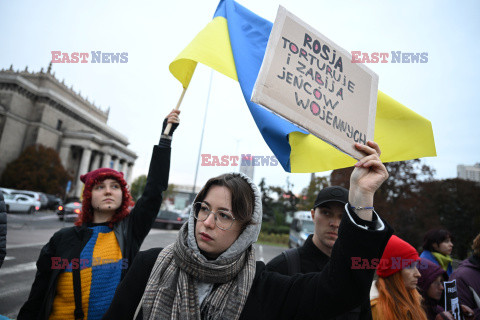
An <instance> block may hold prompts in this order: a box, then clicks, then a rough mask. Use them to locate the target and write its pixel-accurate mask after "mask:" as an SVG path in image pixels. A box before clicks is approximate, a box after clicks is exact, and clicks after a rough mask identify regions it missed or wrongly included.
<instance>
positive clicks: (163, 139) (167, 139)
mask: <svg viewBox="0 0 480 320" xmlns="http://www.w3.org/2000/svg"><path fill="white" fill-rule="evenodd" d="M167 121H168V119H167V118H165V119H164V120H163V125H162V135H161V136H160V142H159V143H158V145H160V146H164V147H170V146H171V144H172V135H173V132H174V131H175V129H177V127H178V125H179V124H178V123H172V127H171V128H170V132H169V133H168V135H164V134H163V133H164V132H165V128H166V127H167V124H168V122H167Z"/></svg>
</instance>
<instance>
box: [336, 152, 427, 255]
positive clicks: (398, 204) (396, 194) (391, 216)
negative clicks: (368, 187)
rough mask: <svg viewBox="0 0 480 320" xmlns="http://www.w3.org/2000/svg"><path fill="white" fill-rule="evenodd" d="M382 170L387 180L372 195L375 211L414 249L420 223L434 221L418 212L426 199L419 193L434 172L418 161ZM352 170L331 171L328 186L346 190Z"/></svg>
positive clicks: (419, 239) (419, 238)
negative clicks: (386, 173) (341, 187)
mask: <svg viewBox="0 0 480 320" xmlns="http://www.w3.org/2000/svg"><path fill="white" fill-rule="evenodd" d="M385 167H386V168H387V171H388V173H389V177H388V179H387V180H386V181H385V182H384V183H383V184H382V186H381V187H380V189H379V190H378V191H377V192H376V193H375V198H374V206H375V210H376V211H377V212H379V213H381V214H383V215H384V216H385V217H386V218H387V220H388V222H389V223H390V224H391V225H392V226H393V227H394V229H395V233H396V234H397V235H398V236H399V237H401V238H403V239H405V240H406V241H408V242H409V243H411V244H412V245H413V246H416V247H418V246H419V245H420V244H421V243H422V239H423V234H424V233H425V231H426V229H425V226H424V221H427V220H432V219H433V220H434V219H435V217H432V216H431V213H430V212H428V213H427V212H425V211H424V210H422V204H424V203H426V202H428V201H429V200H428V199H426V197H425V195H424V194H422V193H421V192H420V190H421V189H422V183H423V182H427V181H432V180H433V174H434V172H435V171H434V170H433V169H432V168H431V167H429V166H428V165H426V164H424V163H423V162H422V161H421V160H420V159H414V160H409V161H398V162H389V163H385ZM352 171H353V167H350V168H344V169H338V170H334V171H333V172H332V173H331V175H330V181H331V184H332V185H340V186H343V187H345V188H347V189H348V188H349V186H350V175H351V173H352ZM354 205H357V204H354ZM358 205H361V204H358Z"/></svg>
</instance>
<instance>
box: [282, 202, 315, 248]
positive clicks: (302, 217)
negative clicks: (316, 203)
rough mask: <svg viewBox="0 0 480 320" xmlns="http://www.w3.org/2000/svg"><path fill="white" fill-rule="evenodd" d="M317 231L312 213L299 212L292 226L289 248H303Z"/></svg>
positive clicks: (294, 217)
mask: <svg viewBox="0 0 480 320" xmlns="http://www.w3.org/2000/svg"><path fill="white" fill-rule="evenodd" d="M314 231H315V225H314V224H313V220H312V215H311V213H310V211H297V212H295V214H294V216H293V220H292V223H291V224H290V236H289V239H288V246H289V247H290V248H297V247H301V246H303V244H304V243H305V240H307V238H308V236H309V235H310V234H311V233H313V232H314Z"/></svg>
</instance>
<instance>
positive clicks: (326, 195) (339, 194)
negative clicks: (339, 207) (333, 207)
mask: <svg viewBox="0 0 480 320" xmlns="http://www.w3.org/2000/svg"><path fill="white" fill-rule="evenodd" d="M330 201H337V202H340V203H342V204H346V203H347V202H348V190H347V189H345V188H343V187H339V186H333V187H327V188H323V189H322V190H321V191H320V192H319V193H318V195H317V199H316V200H315V205H314V206H313V208H314V209H315V208H316V207H318V206H320V205H322V204H324V203H326V202H330Z"/></svg>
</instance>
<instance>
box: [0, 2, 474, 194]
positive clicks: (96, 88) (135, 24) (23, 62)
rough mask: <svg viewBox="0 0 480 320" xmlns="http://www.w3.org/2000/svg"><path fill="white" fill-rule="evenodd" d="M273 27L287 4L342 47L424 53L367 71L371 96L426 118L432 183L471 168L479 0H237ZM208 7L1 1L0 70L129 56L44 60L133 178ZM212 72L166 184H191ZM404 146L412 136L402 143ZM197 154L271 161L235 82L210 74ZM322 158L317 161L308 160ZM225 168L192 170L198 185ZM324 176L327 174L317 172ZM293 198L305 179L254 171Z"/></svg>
mask: <svg viewBox="0 0 480 320" xmlns="http://www.w3.org/2000/svg"><path fill="white" fill-rule="evenodd" d="M238 2H239V3H240V4H242V5H243V6H245V7H247V8H248V9H250V10H251V11H253V12H255V13H257V14H258V15H260V16H262V17H264V18H266V19H268V20H270V21H272V22H273V21H274V19H275V15H276V12H277V8H278V5H279V4H281V5H283V6H284V7H286V9H287V10H289V11H291V12H292V13H294V14H295V15H297V16H298V17H300V18H301V19H303V20H305V21H306V22H307V23H309V24H310V25H312V26H313V27H315V28H316V29H317V30H318V31H320V32H322V33H323V34H324V35H326V36H327V37H329V38H330V39H332V40H333V41H335V42H336V43H337V44H339V45H341V46H343V47H344V48H345V49H346V50H348V51H362V52H370V53H371V52H391V51H402V52H413V53H417V52H418V53H422V52H427V53H428V62H427V63H424V64H419V63H417V64H392V63H385V64H368V67H370V68H371V69H372V70H374V71H375V72H376V73H377V74H378V75H379V89H380V90H382V91H383V92H385V93H386V94H388V95H390V96H391V97H393V98H394V99H396V100H397V101H399V102H401V103H403V104H404V105H406V106H407V107H409V108H410V109H412V110H414V111H415V112H417V113H418V114H420V115H422V116H424V117H425V118H427V119H429V120H430V121H431V122H432V125H433V131H434V136H435V143H436V148H437V157H435V158H426V162H427V163H428V164H429V165H431V166H432V167H433V168H434V169H436V171H437V176H436V177H437V178H439V179H443V178H453V177H455V176H456V166H457V164H468V165H472V164H474V163H476V162H480V139H479V138H480V129H479V120H480V103H479V101H480V90H479V89H478V83H479V81H478V79H477V77H478V72H479V71H480V62H479V61H480V59H479V58H478V53H479V52H480V41H479V32H480V2H479V1H473V0H472V1H453V0H450V1H438V0H432V1H419V0H416V1H402V2H398V1H358V0H353V1H318V0H316V1H306V0H305V1H298V0H283V1H274V0H261V1H258V0H239V1H238ZM217 4H218V2H217V1H216V0H202V1H198V0H185V1H182V0H178V1H134V2H133V1H132V2H127V1H82V2H73V1H22V0H17V1H0V30H1V32H0V69H1V68H8V67H9V66H10V65H11V64H13V66H14V69H21V70H23V69H25V66H28V68H29V70H33V71H39V70H40V68H42V67H43V68H44V69H46V67H47V66H48V63H49V61H50V60H51V51H55V50H60V51H62V52H68V53H72V52H90V51H97V50H100V51H102V52H120V53H121V52H128V63H124V64H92V63H86V64H54V66H53V71H54V72H55V74H56V77H57V78H58V79H60V81H61V80H62V79H65V83H66V84H67V85H68V86H70V85H73V87H74V90H76V91H77V92H78V91H81V94H82V96H88V98H89V100H90V101H92V100H93V101H95V104H96V105H98V106H100V107H101V108H102V109H106V108H107V107H110V117H109V120H108V125H110V126H111V127H113V128H114V129H116V130H118V131H120V132H121V133H123V134H124V135H125V136H127V137H128V140H129V141H130V145H129V148H131V149H132V150H133V151H135V152H136V153H137V155H138V159H137V161H136V164H135V169H134V177H137V176H139V175H140V174H145V173H146V172H147V168H148V163H149V159H150V155H151V149H152V145H153V144H155V143H157V141H158V139H159V136H160V132H161V123H162V120H163V118H164V116H165V115H166V114H167V113H168V112H169V111H170V109H172V108H173V107H175V105H176V103H177V100H178V98H179V96H180V93H181V90H182V86H181V84H180V83H179V82H178V81H177V80H176V79H175V78H174V77H173V76H172V75H171V74H170V72H169V71H168V66H169V64H170V62H171V61H172V60H173V59H174V58H175V57H176V56H177V54H178V53H180V52H181V50H182V49H183V48H184V47H185V46H186V45H187V44H188V43H189V42H190V41H191V40H192V39H193V38H194V37H195V35H196V34H197V33H198V32H199V31H200V30H201V29H202V28H203V27H204V26H205V25H206V24H207V23H208V22H209V21H210V20H211V19H212V16H213V14H214V12H215V9H216V7H217ZM210 75H211V69H209V68H207V67H205V66H203V65H198V67H197V70H196V72H195V74H194V77H193V79H192V82H191V83H190V87H189V89H188V90H187V93H186V96H185V99H184V101H183V104H182V107H181V110H182V114H181V126H180V127H179V129H178V130H177V132H175V135H174V141H173V156H172V165H171V172H170V182H171V183H177V184H190V185H191V184H193V179H194V174H195V167H196V162H197V155H198V147H199V142H200V133H201V126H202V121H203V115H204V112H205V106H206V101H207V94H208V87H209V86H208V85H209V80H210ZM412 143H415V141H412ZM202 153H209V154H212V155H218V156H222V155H239V154H241V153H250V154H254V155H261V156H270V155H272V152H271V151H270V149H269V148H268V147H267V145H266V143H265V142H264V140H263V138H262V137H261V135H260V133H259V131H258V129H257V128H256V126H255V124H254V122H253V119H252V117H251V115H250V113H249V112H248V109H247V106H246V104H245V101H244V99H243V96H242V93H241V90H240V86H239V85H238V83H237V82H235V81H233V80H231V79H230V78H227V77H225V76H223V75H222V74H219V73H217V72H214V73H213V77H212V90H211V94H210V103H209V109H208V115H207V125H206V128H205V137H204V143H203V148H202ZM318 157H319V161H321V155H319V156H318ZM237 170H238V169H237V168H235V167H205V166H203V167H200V169H199V176H198V183H197V184H203V183H204V182H205V181H206V180H207V179H208V178H210V177H212V176H214V175H217V174H220V173H223V172H226V171H237ZM320 174H326V173H320ZM262 177H265V178H266V181H267V184H269V185H283V186H285V185H286V178H287V177H289V179H290V182H293V183H294V191H295V192H299V191H301V189H302V188H303V187H305V186H306V185H307V184H308V181H309V179H310V174H287V173H285V172H284V171H283V169H282V168H281V166H272V167H256V168H255V182H257V183H258V182H259V181H260V179H261V178H262Z"/></svg>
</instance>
